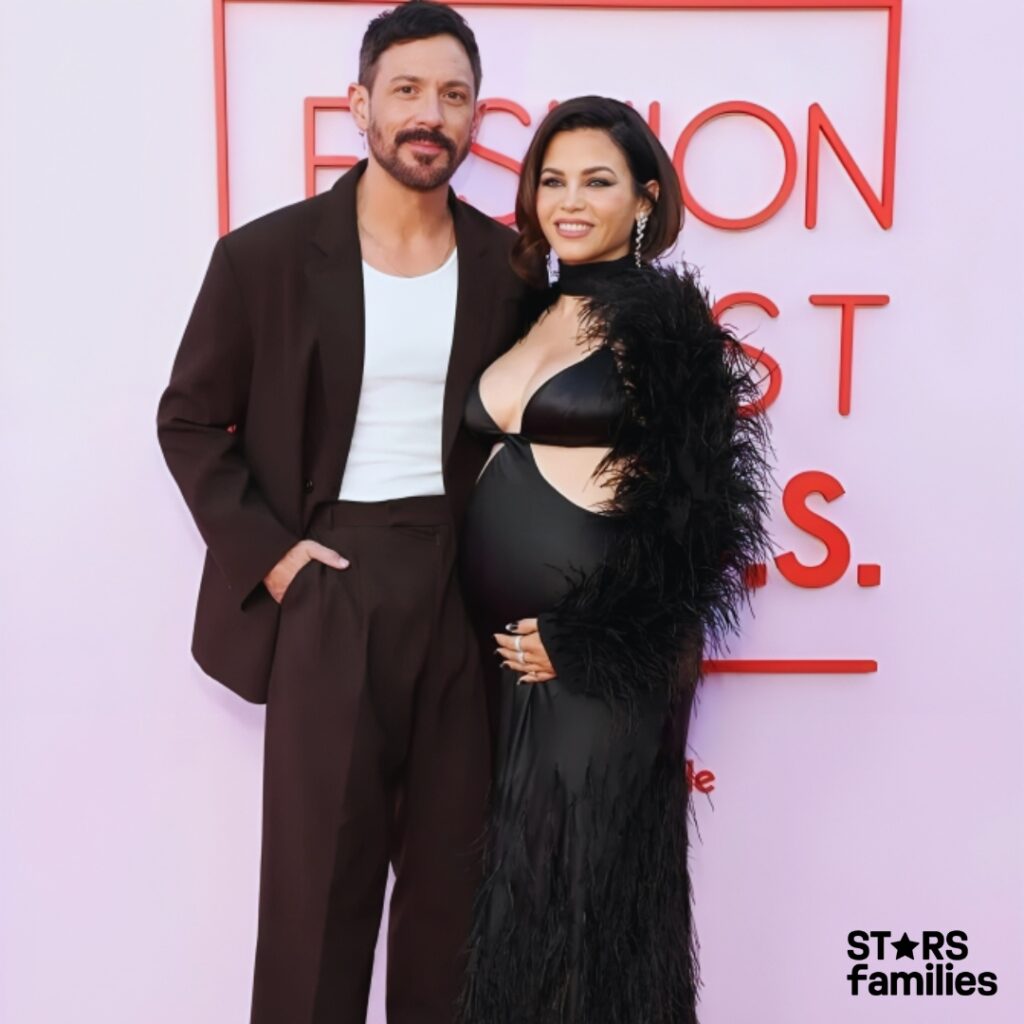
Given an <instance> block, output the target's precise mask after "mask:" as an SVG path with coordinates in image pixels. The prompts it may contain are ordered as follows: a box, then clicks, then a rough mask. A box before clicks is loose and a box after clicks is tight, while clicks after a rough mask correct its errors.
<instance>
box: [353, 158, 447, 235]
mask: <svg viewBox="0 0 1024 1024" xmlns="http://www.w3.org/2000/svg"><path fill="white" fill-rule="evenodd" d="M356 214H357V216H358V218H359V223H360V226H362V227H364V228H365V229H366V230H368V231H369V232H370V233H371V234H372V235H373V236H374V237H375V238H377V239H379V240H380V241H381V242H382V243H385V244H387V243H393V244H396V245H407V244H409V243H410V242H413V243H414V242H417V241H426V240H428V239H434V238H436V237H437V236H438V235H444V236H446V237H447V235H448V234H449V232H450V230H451V227H450V225H451V213H450V211H449V209H448V185H447V183H446V184H444V185H441V186H439V187H438V188H436V189H432V190H431V191H429V192H417V191H416V190H415V189H411V188H407V187H406V186H405V185H402V184H400V183H399V182H397V181H395V179H394V178H392V177H391V175H390V174H388V172H387V171H385V170H384V168H383V167H381V166H380V164H378V163H376V162H375V161H374V160H370V162H369V163H368V165H367V167H366V171H365V172H364V174H363V175H362V177H361V178H360V179H359V183H358V185H357V186H356Z"/></svg>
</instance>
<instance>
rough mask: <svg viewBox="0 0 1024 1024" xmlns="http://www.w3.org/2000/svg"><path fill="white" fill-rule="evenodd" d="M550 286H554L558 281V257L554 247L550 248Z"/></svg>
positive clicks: (548, 261)
mask: <svg viewBox="0 0 1024 1024" xmlns="http://www.w3.org/2000/svg"><path fill="white" fill-rule="evenodd" d="M547 269H548V284H549V285H553V284H554V283H555V282H556V281H557V280H558V256H557V255H556V253H555V250H554V248H553V247H552V246H548V258H547Z"/></svg>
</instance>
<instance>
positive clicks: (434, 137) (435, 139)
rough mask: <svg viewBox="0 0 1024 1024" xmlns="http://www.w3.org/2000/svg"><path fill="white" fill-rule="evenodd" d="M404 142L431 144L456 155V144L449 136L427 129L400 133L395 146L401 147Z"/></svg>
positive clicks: (414, 129) (411, 129) (412, 129)
mask: <svg viewBox="0 0 1024 1024" xmlns="http://www.w3.org/2000/svg"><path fill="white" fill-rule="evenodd" d="M403 142H429V143H430V144H431V145H434V146H441V147H442V148H444V149H445V150H447V151H448V153H449V154H452V155H454V153H455V143H454V142H452V140H451V139H449V138H448V136H447V135H442V134H441V133H440V132H432V131H429V130H428V129H426V128H410V129H409V130H408V131H405V132H399V133H398V134H397V135H396V136H395V145H396V146H400V145H401V144H402V143H403Z"/></svg>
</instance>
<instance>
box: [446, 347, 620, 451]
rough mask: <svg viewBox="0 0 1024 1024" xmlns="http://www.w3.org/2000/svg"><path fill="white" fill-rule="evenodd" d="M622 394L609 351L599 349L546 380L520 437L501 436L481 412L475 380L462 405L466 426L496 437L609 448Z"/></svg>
mask: <svg viewBox="0 0 1024 1024" xmlns="http://www.w3.org/2000/svg"><path fill="white" fill-rule="evenodd" d="M624 398H625V395H624V392H623V390H622V383H621V381H620V380H619V374H618V370H617V369H616V366H615V359H614V357H613V355H612V352H611V349H609V348H607V347H605V346H601V347H600V348H596V349H594V350H593V351H592V352H591V353H590V354H589V355H586V356H584V357H583V358H582V359H580V360H578V361H577V362H575V363H570V364H569V365H568V366H566V367H565V368H564V369H562V370H559V371H558V373H556V374H554V375H553V376H551V377H549V378H548V379H547V380H546V381H544V383H543V384H541V385H540V387H538V388H537V390H536V391H534V393H533V394H532V395H531V396H530V400H529V401H528V402H527V403H526V407H525V408H524V409H523V422H522V426H521V427H520V430H519V433H518V434H510V433H509V432H508V431H504V430H502V429H501V427H499V426H498V424H497V423H495V422H494V418H493V417H492V416H491V414H490V413H489V412H488V411H487V409H486V408H485V407H484V403H483V400H482V399H481V398H480V378H479V377H477V379H476V383H475V384H474V385H473V387H472V389H471V390H470V393H469V399H468V401H467V402H466V416H465V418H466V426H467V427H468V428H469V429H470V430H472V431H473V432H474V433H477V434H484V435H486V436H491V437H495V438H499V437H519V438H522V439H523V440H525V441H529V442H531V443H533V444H550V445H558V446H560V447H569V448H584V447H595V448H598V447H600V448H607V447H610V446H611V443H612V439H613V437H614V432H615V424H616V422H617V421H618V418H619V416H620V415H621V413H622V411H623V407H624Z"/></svg>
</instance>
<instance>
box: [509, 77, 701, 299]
mask: <svg viewBox="0 0 1024 1024" xmlns="http://www.w3.org/2000/svg"><path fill="white" fill-rule="evenodd" d="M581 128H596V129H598V130H599V131H603V132H606V133H607V134H608V136H609V137H610V138H611V140H612V142H614V143H615V144H616V145H617V146H618V147H619V149H620V150H622V153H623V155H624V156H625V158H626V163H627V164H628V165H629V170H630V173H631V174H632V176H633V188H634V190H635V191H636V194H637V196H645V197H646V198H647V199H648V200H650V202H651V216H650V220H649V221H648V222H647V229H646V231H645V232H644V240H643V244H642V245H641V248H640V256H641V259H643V260H646V261H648V262H650V261H651V260H653V259H656V258H657V257H658V256H660V255H661V254H662V253H663V252H665V251H666V250H668V249H670V248H672V246H673V245H674V244H675V241H676V239H677V238H678V237H679V232H680V230H681V229H682V226H683V202H682V198H681V197H682V191H681V189H680V187H679V176H678V175H677V174H676V169H675V167H673V165H672V160H671V158H670V157H669V155H668V153H666V152H665V147H664V146H662V144H661V143H660V142H659V141H658V137H657V136H656V135H655V134H654V132H652V131H651V129H650V127H649V126H648V124H647V122H646V121H644V119H643V118H642V117H641V116H640V115H639V114H638V113H637V112H636V111H635V110H634V109H633V108H632V107H629V106H627V105H626V104H625V103H621V102H619V100H613V99H609V98H608V97H606V96H577V97H576V98H575V99H571V100H566V101H565V102H564V103H559V104H558V106H557V107H553V108H552V109H551V111H550V112H549V113H548V115H547V117H545V118H544V120H543V121H541V123H540V127H539V128H538V129H537V134H536V135H534V137H533V141H532V142H531V143H530V147H529V149H527V151H526V156H525V157H524V158H523V168H522V171H521V172H520V174H519V192H518V193H517V195H516V226H517V227H518V228H519V237H518V238H517V239H516V241H515V244H514V246H513V249H512V269H513V270H515V272H516V273H517V274H518V275H519V276H520V277H521V278H523V280H525V281H526V282H528V283H529V284H532V285H534V286H535V287H539V288H543V287H545V286H546V285H547V271H546V267H545V264H546V261H547V256H548V251H549V250H550V248H551V247H550V245H549V244H548V241H547V239H546V238H545V237H544V232H543V231H542V230H541V227H540V222H539V221H538V220H537V186H538V184H539V183H540V171H541V168H542V167H543V166H544V156H545V154H546V153H547V150H548V146H549V145H550V143H551V140H552V139H553V138H554V137H555V136H556V135H558V134H560V133H561V132H574V131H579V130H580V129H581ZM652 180H653V181H656V182H657V183H658V185H659V186H660V193H659V195H658V199H657V200H655V198H654V196H653V195H651V194H650V193H649V192H648V191H647V189H646V188H645V187H644V186H645V183H646V182H648V181H652Z"/></svg>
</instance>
